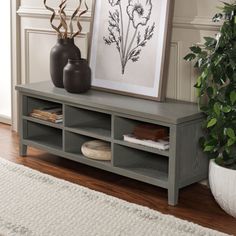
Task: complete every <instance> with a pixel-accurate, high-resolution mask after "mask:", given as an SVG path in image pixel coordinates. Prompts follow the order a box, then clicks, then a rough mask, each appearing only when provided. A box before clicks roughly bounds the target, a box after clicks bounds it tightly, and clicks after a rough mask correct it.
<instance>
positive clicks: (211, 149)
mask: <svg viewBox="0 0 236 236" xmlns="http://www.w3.org/2000/svg"><path fill="white" fill-rule="evenodd" d="M214 148H215V146H206V147H205V148H204V152H211V151H213V150H214Z"/></svg>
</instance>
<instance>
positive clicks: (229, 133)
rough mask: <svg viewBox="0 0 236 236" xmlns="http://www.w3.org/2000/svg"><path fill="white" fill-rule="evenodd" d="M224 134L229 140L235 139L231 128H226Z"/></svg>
mask: <svg viewBox="0 0 236 236" xmlns="http://www.w3.org/2000/svg"><path fill="white" fill-rule="evenodd" d="M226 134H227V135H228V136H229V137H230V138H231V139H236V136H235V132H234V130H233V129H232V128H228V129H227V130H226Z"/></svg>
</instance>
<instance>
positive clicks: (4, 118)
mask: <svg viewBox="0 0 236 236" xmlns="http://www.w3.org/2000/svg"><path fill="white" fill-rule="evenodd" d="M0 123H4V124H8V125H11V123H12V121H11V117H9V116H4V115H0Z"/></svg>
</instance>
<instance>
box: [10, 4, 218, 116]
mask: <svg viewBox="0 0 236 236" xmlns="http://www.w3.org/2000/svg"><path fill="white" fill-rule="evenodd" d="M19 1H20V0H19ZM92 1H93V0H88V1H87V2H88V5H89V6H90V7H91V6H92ZM153 1H155V0H153ZM59 2H60V1H59V0H48V4H50V5H52V6H53V5H54V6H56V5H57V4H58V3H59ZM69 3H70V4H69V5H68V8H69V9H71V10H70V11H69V13H71V12H72V9H74V8H75V6H76V4H77V3H78V1H77V0H70V1H69ZM219 4H220V1H218V0H175V9H174V20H173V29H172V39H171V57H170V62H169V77H168V86H167V97H169V98H174V99H179V100H185V101H192V102H194V101H196V95H195V89H194V88H193V85H194V83H195V77H196V75H195V71H194V70H193V67H192V65H191V64H189V63H187V62H185V61H184V60H183V57H184V56H185V55H186V53H187V52H188V51H189V49H188V48H189V47H190V46H191V45H192V44H193V43H199V44H201V43H202V40H203V37H204V36H208V35H214V34H215V32H216V31H217V30H218V28H219V26H217V25H216V24H215V23H212V21H211V18H212V16H213V14H214V13H215V12H216V11H217V9H216V6H218V5H219ZM18 15H19V16H20V39H21V40H20V47H21V55H20V63H21V64H20V71H21V74H20V76H19V78H18V82H19V83H29V82H36V81H42V80H49V79H50V76H49V51H50V49H51V47H52V46H53V45H54V44H55V41H56V35H55V33H54V32H53V30H52V29H51V27H50V24H49V17H50V13H49V12H48V11H47V10H45V8H44V6H43V1H42V0H33V1H32V0H21V1H20V7H19V10H18ZM90 24H91V11H89V12H88V13H87V14H86V16H85V17H84V18H83V22H82V25H83V34H82V35H81V37H80V38H79V39H78V40H77V42H76V43H77V44H78V45H79V47H80V49H81V50H82V54H83V56H86V54H87V51H88V47H89V45H88V42H89V41H88V35H89V32H90ZM14 119H16V118H14Z"/></svg>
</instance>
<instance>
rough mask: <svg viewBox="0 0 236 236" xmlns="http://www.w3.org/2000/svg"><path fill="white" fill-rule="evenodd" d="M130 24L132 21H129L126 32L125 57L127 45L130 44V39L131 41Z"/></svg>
mask: <svg viewBox="0 0 236 236" xmlns="http://www.w3.org/2000/svg"><path fill="white" fill-rule="evenodd" d="M130 22H131V20H130V19H129V23H128V27H127V32H126V37H125V48H124V55H125V53H126V48H127V43H128V39H129V28H130Z"/></svg>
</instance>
